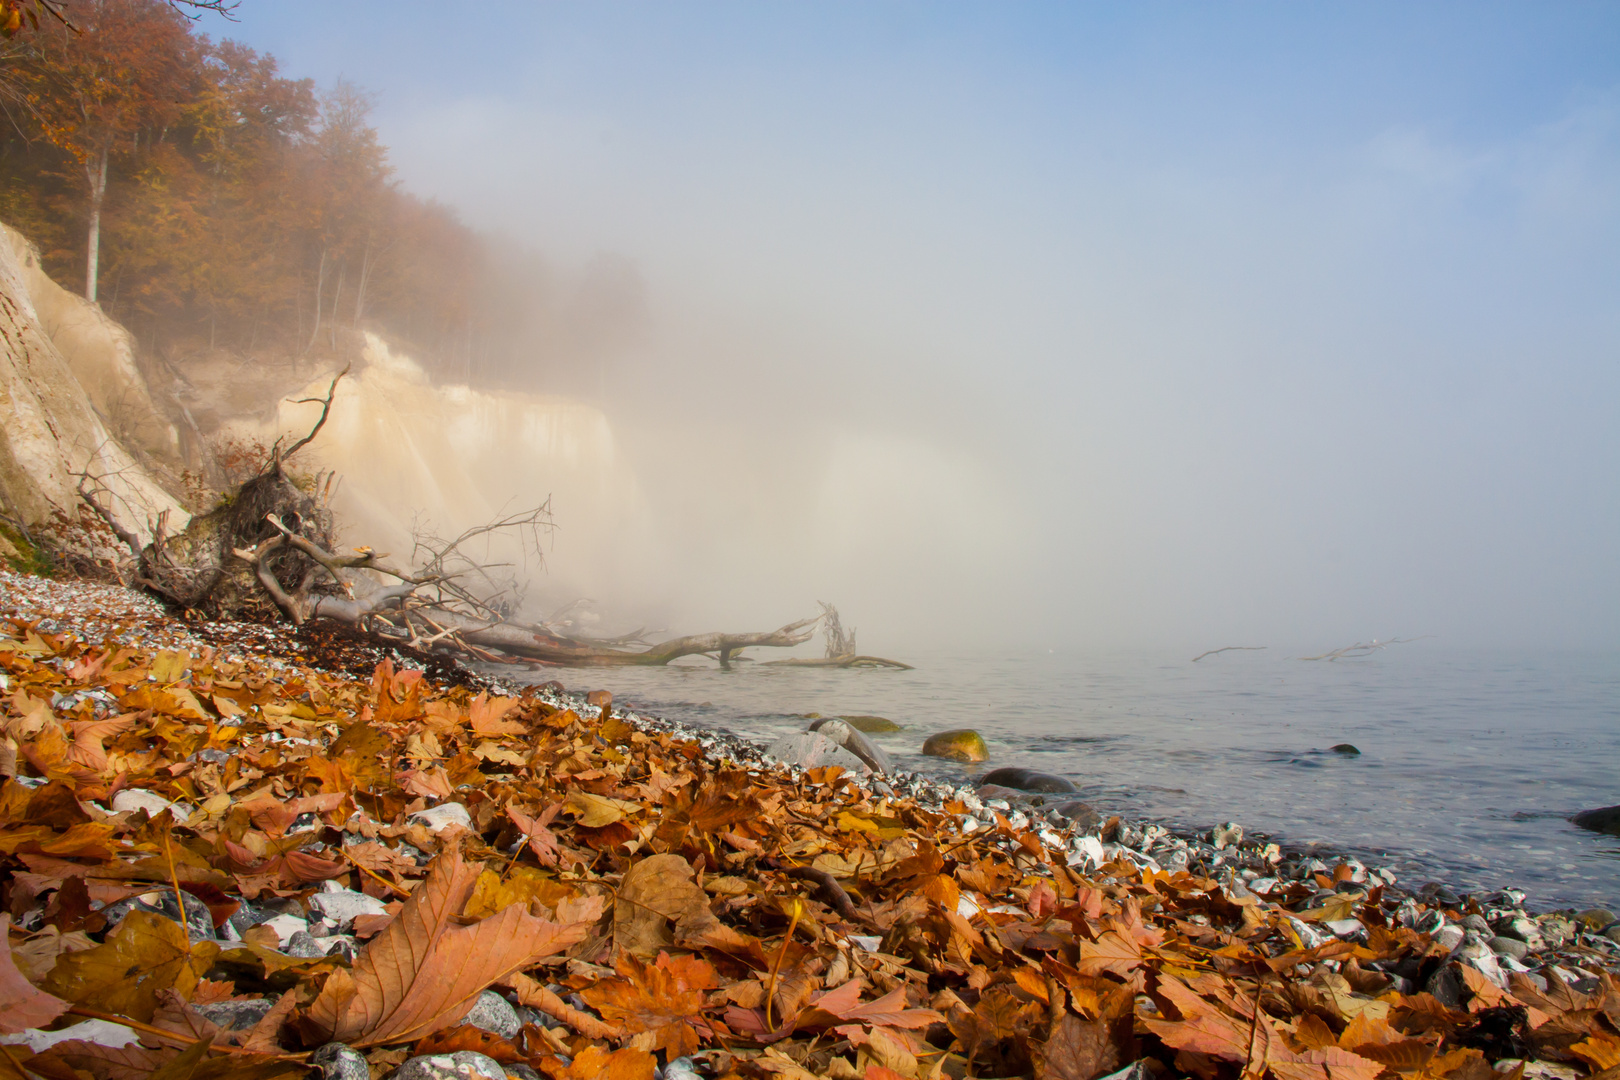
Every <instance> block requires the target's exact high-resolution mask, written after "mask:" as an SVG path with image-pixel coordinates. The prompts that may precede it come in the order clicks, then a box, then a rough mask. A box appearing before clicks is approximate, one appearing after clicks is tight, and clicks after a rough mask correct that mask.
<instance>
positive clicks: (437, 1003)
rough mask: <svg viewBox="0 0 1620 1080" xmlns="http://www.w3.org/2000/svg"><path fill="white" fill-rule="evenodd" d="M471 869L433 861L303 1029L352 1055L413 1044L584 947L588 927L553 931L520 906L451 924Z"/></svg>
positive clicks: (451, 860) (449, 857) (326, 991)
mask: <svg viewBox="0 0 1620 1080" xmlns="http://www.w3.org/2000/svg"><path fill="white" fill-rule="evenodd" d="M478 870H479V868H478V867H477V866H476V865H471V866H470V865H468V864H466V863H464V862H463V861H462V858H461V853H460V852H459V851H451V852H449V853H448V854H444V855H440V856H439V857H438V858H437V859H436V860H435V861H434V863H433V865H432V866H431V867H430V868H429V871H428V878H427V880H426V881H425V882H423V883H422V884H421V885H420V886H418V887H417V888H416V889H415V891H413V892H412V893H411V898H410V899H409V900H407V901H406V902H405V907H404V909H403V910H401V911H400V913H399V916H398V917H397V918H395V920H394V921H393V922H392V923H390V924H389V925H388V927H387V928H386V929H385V930H383V932H382V933H380V934H378V935H377V936H376V937H374V938H372V939H371V941H369V942H368V943H367V944H366V947H365V948H364V949H363V950H362V951H361V953H360V955H359V956H358V957H357V958H356V959H355V962H354V968H353V974H352V975H351V974H350V973H349V972H348V971H345V970H343V969H341V968H339V969H338V970H336V971H334V972H333V973H332V974H331V976H330V977H328V979H327V982H326V985H325V986H324V987H323V988H322V990H321V993H320V996H319V997H317V998H316V999H315V1002H314V1004H312V1005H311V1006H310V1008H309V1012H308V1014H307V1015H306V1017H305V1022H306V1023H307V1025H308V1026H309V1027H310V1028H311V1029H312V1030H313V1031H314V1032H316V1033H317V1034H319V1035H320V1036H321V1037H322V1038H325V1039H329V1040H334V1041H337V1042H345V1043H349V1044H350V1045H354V1046H375V1045H377V1044H380V1043H388V1042H402V1041H405V1040H409V1039H416V1038H420V1037H421V1036H423V1035H427V1034H430V1033H431V1032H433V1031H436V1030H438V1029H439V1028H440V1027H443V1026H444V1025H445V1024H447V1023H453V1022H454V1021H456V1020H459V1019H460V1018H461V1017H462V1016H464V1015H466V1011H467V1009H468V1007H469V1006H470V1005H471V1004H472V1000H473V999H474V998H476V997H477V996H478V995H479V994H480V993H482V992H483V991H484V989H485V988H487V987H488V986H489V985H490V984H491V983H494V982H496V981H497V980H499V979H503V978H505V977H506V976H508V975H511V974H512V973H514V972H517V971H521V970H523V969H524V968H526V967H528V966H529V965H531V964H533V963H534V962H535V961H537V960H540V959H541V958H543V957H546V956H550V955H552V954H554V953H558V952H561V951H562V950H564V949H566V948H568V947H569V946H570V945H573V944H575V943H577V942H579V941H582V940H584V938H585V935H586V933H587V932H588V931H589V929H590V926H591V922H590V921H579V922H573V923H568V924H566V925H560V924H558V923H553V922H549V921H547V920H545V919H539V918H536V917H534V916H533V915H530V914H529V913H528V912H527V911H525V910H524V909H523V908H522V907H520V906H518V905H513V906H511V907H509V908H506V909H505V910H504V911H502V912H501V913H500V914H498V915H493V916H490V917H489V918H487V919H484V920H482V921H480V922H477V923H474V924H472V925H471V926H458V925H456V924H455V923H454V921H453V920H454V918H455V916H456V915H457V914H458V913H460V911H461V910H462V908H463V907H465V906H466V903H467V899H468V897H469V895H470V894H471V893H472V889H473V883H474V881H475V880H476V879H477V877H478ZM592 921H594V920H592Z"/></svg>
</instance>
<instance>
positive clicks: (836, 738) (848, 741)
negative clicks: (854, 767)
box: [810, 717, 894, 773]
mask: <svg viewBox="0 0 1620 1080" xmlns="http://www.w3.org/2000/svg"><path fill="white" fill-rule="evenodd" d="M810 730H811V731H814V732H817V733H819V734H822V735H825V736H826V737H827V738H829V739H831V740H832V741H833V742H835V743H837V744H838V745H839V746H842V747H843V748H844V749H845V750H848V751H849V752H850V753H852V754H854V755H855V756H856V757H858V758H860V759H861V760H862V761H864V762H866V764H867V766H868V767H869V768H870V769H871V770H872V771H873V772H880V773H887V772H893V771H894V765H893V763H891V762H890V761H889V755H888V754H886V753H884V752H883V751H882V750H881V749H879V748H878V746H877V744H875V743H874V742H872V740H871V739H868V738H867V737H866V736H865V735H862V734H861V733H860V732H859V731H856V730H855V729H854V728H853V727H850V726H849V724H847V723H845V722H844V721H843V720H840V719H838V718H837V717H826V718H824V719H821V720H813V721H811V722H810Z"/></svg>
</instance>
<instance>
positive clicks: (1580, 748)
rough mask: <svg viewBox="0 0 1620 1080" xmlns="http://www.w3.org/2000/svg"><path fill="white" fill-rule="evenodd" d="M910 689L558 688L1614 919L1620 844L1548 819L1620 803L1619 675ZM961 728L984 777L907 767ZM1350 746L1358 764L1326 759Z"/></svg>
mask: <svg viewBox="0 0 1620 1080" xmlns="http://www.w3.org/2000/svg"><path fill="white" fill-rule="evenodd" d="M906 659H907V660H912V661H914V662H915V663H916V664H917V668H916V670H914V671H892V670H826V669H807V668H791V667H773V666H769V665H766V664H762V663H743V664H740V665H738V666H737V668H736V669H734V670H732V671H720V670H718V669H717V668H716V667H715V666H714V664H712V663H708V662H703V661H690V662H683V664H682V665H680V666H671V667H668V668H640V669H627V670H613V671H600V672H596V671H591V672H585V671H571V672H564V673H562V679H563V681H564V682H565V683H566V684H567V685H568V686H569V687H570V689H588V688H594V687H597V686H601V687H605V688H608V689H611V690H612V691H613V693H614V695H615V699H616V700H617V701H618V702H620V703H622V704H624V705H626V706H628V707H631V708H633V709H635V710H637V711H641V712H648V713H653V714H657V715H661V716H665V717H668V718H670V719H674V720H680V721H682V722H685V723H688V724H691V725H694V726H698V727H704V728H709V729H723V730H727V731H730V732H732V733H734V734H737V735H741V736H744V737H748V738H752V739H755V740H757V741H761V742H768V741H770V740H771V739H773V738H775V737H776V736H778V735H781V734H783V733H786V732H789V731H795V730H800V729H802V728H803V727H804V725H805V724H806V720H805V719H804V716H803V714H805V713H812V712H814V713H821V714H822V715H826V716H834V715H839V714H846V715H848V714H863V715H876V716H883V717H887V718H889V719H891V720H893V721H895V722H896V723H899V724H902V725H904V730H903V731H900V732H897V733H892V734H887V735H876V736H872V737H873V738H874V739H875V740H876V741H877V742H878V744H879V745H881V746H883V747H884V748H885V749H886V750H887V751H888V752H889V753H890V754H892V755H893V756H894V758H895V763H896V767H897V768H900V769H908V770H916V771H919V772H922V773H925V774H928V775H931V776H934V777H938V778H942V779H943V778H949V779H953V780H956V781H958V782H967V781H969V780H970V779H971V778H972V777H974V776H976V775H981V774H982V773H983V772H984V771H985V770H987V769H989V768H994V767H996V766H998V765H1023V766H1028V767H1031V768H1036V769H1041V770H1044V771H1047V772H1055V773H1061V774H1063V775H1065V776H1068V777H1069V778H1070V779H1072V780H1073V781H1074V783H1075V784H1076V786H1077V787H1078V788H1079V789H1080V793H1081V794H1080V797H1081V798H1083V799H1085V800H1087V801H1088V802H1090V803H1091V804H1092V805H1094V806H1096V807H1097V808H1098V809H1099V810H1101V811H1104V812H1107V813H1119V814H1124V815H1127V816H1129V817H1131V818H1133V819H1149V820H1155V821H1161V822H1165V823H1168V824H1172V825H1175V826H1179V827H1183V828H1191V829H1199V828H1208V827H1209V826H1211V825H1213V824H1215V823H1218V822H1223V821H1229V820H1230V821H1236V822H1238V823H1239V824H1241V825H1242V826H1243V827H1244V828H1245V829H1246V830H1247V831H1249V832H1250V833H1251V834H1252V833H1256V832H1258V833H1266V834H1270V835H1271V836H1273V838H1275V839H1278V840H1279V841H1284V842H1288V843H1293V844H1307V843H1312V842H1315V843H1319V844H1322V845H1324V846H1325V848H1326V849H1327V851H1329V852H1334V853H1349V854H1355V855H1357V856H1359V857H1361V858H1363V859H1366V860H1369V861H1372V862H1373V863H1374V865H1381V866H1390V867H1392V868H1394V869H1395V871H1396V873H1397V874H1398V875H1399V877H1400V879H1401V881H1402V883H1403V884H1405V885H1407V886H1409V887H1415V886H1417V885H1421V884H1423V883H1424V882H1426V881H1430V880H1438V881H1443V882H1446V883H1448V884H1450V885H1452V886H1454V887H1461V888H1464V889H1469V890H1477V889H1495V888H1501V887H1503V886H1515V887H1519V888H1522V889H1525V890H1526V891H1527V892H1528V893H1529V894H1530V903H1531V904H1532V906H1539V907H1543V908H1551V907H1565V906H1576V907H1588V906H1591V905H1593V904H1602V905H1604V906H1610V907H1612V906H1613V905H1614V904H1616V903H1620V838H1617V837H1611V836H1602V835H1597V834H1593V833H1588V832H1585V831H1583V830H1580V829H1577V828H1575V827H1574V826H1573V825H1571V824H1570V823H1569V822H1568V820H1566V819H1567V817H1568V815H1570V814H1572V813H1574V812H1576V811H1578V810H1583V809H1588V808H1591V807H1596V806H1609V805H1613V804H1616V803H1620V656H1617V655H1616V654H1614V653H1604V654H1596V653H1588V654H1581V653H1562V654H1546V655H1523V654H1510V653H1483V652H1475V653H1463V652H1456V651H1447V650H1445V649H1442V648H1440V647H1438V646H1436V645H1435V644H1434V643H1432V642H1425V641H1418V642H1411V643H1406V644H1402V645H1397V646H1391V647H1389V648H1387V649H1384V650H1382V651H1379V652H1376V653H1374V654H1373V655H1372V656H1370V657H1368V658H1366V659H1362V660H1340V661H1335V662H1327V661H1309V660H1301V659H1296V658H1291V657H1289V656H1287V655H1285V654H1282V653H1277V652H1272V651H1269V650H1267V651H1262V652H1226V653H1221V654H1218V655H1215V656H1207V657H1205V658H1204V659H1202V660H1200V661H1199V662H1197V663H1193V662H1191V660H1190V657H1170V656H1150V655H1106V656H1104V655H1076V654H1068V655H1065V654H1062V653H1050V654H1041V655H1024V656H1007V657H999V658H985V657H951V656H931V657H922V658H916V657H907V658H906ZM957 727H972V728H976V729H978V730H979V731H980V732H981V733H982V734H983V735H984V736H985V738H986V739H987V740H988V741H989V744H990V751H991V761H990V762H989V764H988V765H986V766H979V767H969V766H963V765H957V764H954V763H951V762H945V761H940V760H937V759H934V758H926V757H923V756H922V755H921V754H920V753H919V751H920V749H921V746H922V743H923V740H924V739H925V738H927V737H928V736H929V735H930V734H932V733H934V732H936V731H943V730H946V729H949V728H957ZM1338 743H1351V744H1353V745H1355V746H1356V747H1358V748H1359V749H1360V750H1361V754H1360V756H1358V757H1346V756H1343V755H1340V754H1335V753H1332V752H1330V751H1329V750H1328V748H1329V747H1330V746H1333V745H1335V744H1338Z"/></svg>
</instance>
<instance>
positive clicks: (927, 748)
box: [922, 728, 990, 761]
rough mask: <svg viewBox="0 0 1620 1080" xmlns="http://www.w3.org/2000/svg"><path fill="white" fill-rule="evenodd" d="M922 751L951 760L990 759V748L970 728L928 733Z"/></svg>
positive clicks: (980, 736) (931, 755) (981, 737)
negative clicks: (934, 733) (935, 733)
mask: <svg viewBox="0 0 1620 1080" xmlns="http://www.w3.org/2000/svg"><path fill="white" fill-rule="evenodd" d="M922 752H923V753H924V754H927V755H928V756H929V757H937V758H948V759H950V760H951V761H989V760H990V748H989V747H988V746H986V745H985V744H984V736H983V735H980V734H979V733H978V732H977V731H974V730H973V729H972V728H958V729H956V730H954V731H941V732H939V733H938V734H937V735H930V736H929V737H928V739H927V741H926V742H924V743H923V748H922Z"/></svg>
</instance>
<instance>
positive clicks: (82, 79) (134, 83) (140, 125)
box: [23, 0, 200, 300]
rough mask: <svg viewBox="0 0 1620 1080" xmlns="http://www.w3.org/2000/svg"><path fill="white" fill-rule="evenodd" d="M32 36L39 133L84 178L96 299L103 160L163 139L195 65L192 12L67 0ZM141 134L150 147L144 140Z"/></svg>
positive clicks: (89, 289)
mask: <svg viewBox="0 0 1620 1080" xmlns="http://www.w3.org/2000/svg"><path fill="white" fill-rule="evenodd" d="M52 13H53V14H61V15H62V16H63V20H62V21H59V22H58V23H57V24H56V25H52V26H42V27H40V31H39V33H38V34H37V35H36V37H35V39H34V40H33V42H32V43H31V44H32V46H33V51H34V56H33V58H32V62H31V63H30V64H28V65H27V67H26V69H25V71H24V75H23V78H24V86H25V93H26V94H27V95H28V103H29V105H30V109H31V112H32V113H33V116H34V118H35V119H36V121H37V123H38V129H39V133H40V134H41V135H42V136H43V137H44V139H45V140H46V141H47V142H49V143H50V144H51V145H52V146H55V147H57V148H58V149H60V150H63V151H65V152H66V153H67V154H68V155H69V156H70V157H71V158H72V160H73V162H74V164H75V166H76V171H77V172H78V173H80V174H81V176H82V179H83V184H84V187H83V197H84V200H85V201H84V206H85V219H86V243H85V247H86V250H85V263H84V267H85V269H84V295H85V296H86V297H87V298H88V299H90V300H95V299H96V293H97V284H98V278H99V276H100V275H99V268H100V257H101V216H102V208H103V206H104V204H105V202H106V196H107V168H108V164H109V163H110V161H111V159H112V158H114V157H115V156H116V157H132V158H133V157H137V156H139V155H140V154H141V153H142V152H143V150H145V151H148V152H149V151H150V150H151V148H152V147H153V146H154V145H155V144H157V143H160V142H161V141H162V140H163V138H164V137H165V135H166V134H167V131H168V129H169V127H170V126H171V125H172V124H173V123H174V122H175V121H176V120H177V119H178V118H179V114H180V104H179V103H180V102H181V101H182V100H185V99H187V98H189V97H190V96H191V93H190V89H191V88H190V84H191V82H192V81H193V79H194V77H195V72H196V70H197V68H198V64H199V59H200V57H199V54H198V49H197V45H198V43H197V41H196V40H195V39H193V37H192V36H191V27H190V25H189V23H188V22H187V21H186V19H185V18H184V17H183V16H181V15H179V14H177V13H176V12H175V10H174V9H173V8H172V7H170V6H169V5H167V4H164V3H160V2H158V0H71V2H63V3H61V4H59V5H54V6H53V7H52ZM143 143H144V146H143Z"/></svg>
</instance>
